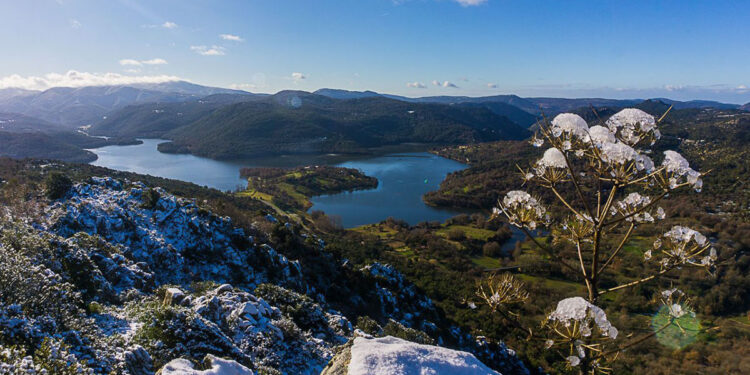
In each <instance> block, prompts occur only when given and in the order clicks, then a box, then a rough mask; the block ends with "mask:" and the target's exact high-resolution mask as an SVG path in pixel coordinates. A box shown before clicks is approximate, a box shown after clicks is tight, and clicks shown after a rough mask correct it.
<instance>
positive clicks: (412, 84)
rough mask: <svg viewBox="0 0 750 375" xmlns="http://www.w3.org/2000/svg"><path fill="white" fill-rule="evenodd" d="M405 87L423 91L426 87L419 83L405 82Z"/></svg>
mask: <svg viewBox="0 0 750 375" xmlns="http://www.w3.org/2000/svg"><path fill="white" fill-rule="evenodd" d="M406 87H411V88H414V89H423V88H426V87H427V86H425V85H424V84H422V83H420V82H407V83H406Z"/></svg>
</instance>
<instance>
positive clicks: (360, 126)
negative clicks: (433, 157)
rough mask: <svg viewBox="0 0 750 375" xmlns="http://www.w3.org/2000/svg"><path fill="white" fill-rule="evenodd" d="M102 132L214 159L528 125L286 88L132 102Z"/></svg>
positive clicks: (444, 141) (446, 108)
mask: <svg viewBox="0 0 750 375" xmlns="http://www.w3.org/2000/svg"><path fill="white" fill-rule="evenodd" d="M92 131H93V132H94V133H95V134H103V135H114V134H116V135H126V134H127V135H128V136H163V137H166V138H168V139H172V140H173V141H174V142H173V143H169V144H166V145H163V146H161V148H160V150H162V151H166V152H189V153H193V154H196V155H201V156H207V157H211V158H217V159H223V158H245V157H255V156H265V155H274V154H288V153H297V154H299V153H302V154H304V153H321V152H337V153H361V152H365V151H366V150H367V149H368V148H376V147H383V146H394V145H401V144H405V143H419V144H429V145H451V144H471V143H477V142H486V141H494V140H501V139H523V138H525V137H526V136H528V134H529V133H528V131H527V130H526V129H524V128H523V127H521V126H519V125H517V124H516V123H514V122H513V121H511V120H509V119H508V118H507V117H504V116H499V115H497V114H495V113H493V112H492V111H490V110H489V109H487V108H472V107H464V106H452V105H444V104H429V103H406V102H403V101H398V100H393V99H388V98H382V97H373V98H360V99H350V100H338V99H333V98H328V97H325V96H322V95H316V94H311V93H306V92H300V91H282V92H280V93H278V94H275V95H272V96H268V97H263V98H255V99H254V100H251V101H244V102H241V103H235V104H227V105H224V103H218V104H217V103H206V102H204V101H199V102H192V103H180V104H172V105H161V106H159V108H157V107H156V106H153V105H152V106H138V107H131V108H126V109H124V110H122V111H120V112H118V113H115V114H113V115H111V116H110V117H109V119H108V120H107V121H106V122H102V123H100V124H98V125H97V126H95V127H94V128H93V129H92Z"/></svg>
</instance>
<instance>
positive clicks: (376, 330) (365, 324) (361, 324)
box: [357, 315, 383, 336]
mask: <svg viewBox="0 0 750 375" xmlns="http://www.w3.org/2000/svg"><path fill="white" fill-rule="evenodd" d="M357 329H360V330H362V331H363V332H364V333H367V334H369V335H373V336H378V335H380V333H381V332H382V330H383V329H382V328H380V325H379V324H378V322H376V321H375V320H374V319H372V318H370V317H369V316H367V315H363V316H360V317H359V318H357Z"/></svg>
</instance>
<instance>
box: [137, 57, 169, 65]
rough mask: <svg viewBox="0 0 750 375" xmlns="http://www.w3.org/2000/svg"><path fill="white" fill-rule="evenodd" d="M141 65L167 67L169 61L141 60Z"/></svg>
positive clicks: (157, 59)
mask: <svg viewBox="0 0 750 375" xmlns="http://www.w3.org/2000/svg"><path fill="white" fill-rule="evenodd" d="M141 63H143V64H144V65H166V64H167V60H164V59H159V58H156V59H151V60H141Z"/></svg>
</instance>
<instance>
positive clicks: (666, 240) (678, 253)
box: [644, 225, 717, 268]
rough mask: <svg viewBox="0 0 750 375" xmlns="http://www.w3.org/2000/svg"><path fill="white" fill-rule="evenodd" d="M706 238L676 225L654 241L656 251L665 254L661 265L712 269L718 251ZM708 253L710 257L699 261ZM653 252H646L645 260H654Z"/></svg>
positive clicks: (707, 256) (694, 231)
mask: <svg viewBox="0 0 750 375" xmlns="http://www.w3.org/2000/svg"><path fill="white" fill-rule="evenodd" d="M709 246H710V243H709V242H708V239H707V238H706V236H704V235H703V234H701V233H700V232H698V231H696V230H693V229H690V228H688V227H683V226H680V225H676V226H674V227H672V229H670V230H669V231H668V232H666V233H664V234H663V235H662V236H661V238H657V239H656V241H654V249H655V250H659V251H661V252H662V253H663V254H664V258H663V259H661V261H660V263H661V265H662V267H669V266H675V265H680V264H692V265H697V266H705V267H709V268H712V267H713V266H714V262H715V261H716V259H717V254H716V249H715V248H713V247H711V248H710V249H708V247H709ZM706 250H709V251H708V255H704V256H703V257H701V258H700V260H699V259H698V257H699V256H700V255H701V254H703V253H705V251H706ZM652 256H653V255H652V252H651V250H648V251H646V253H645V254H644V258H645V259H646V260H650V259H651V258H652Z"/></svg>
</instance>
